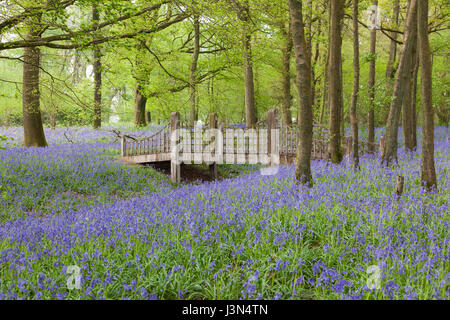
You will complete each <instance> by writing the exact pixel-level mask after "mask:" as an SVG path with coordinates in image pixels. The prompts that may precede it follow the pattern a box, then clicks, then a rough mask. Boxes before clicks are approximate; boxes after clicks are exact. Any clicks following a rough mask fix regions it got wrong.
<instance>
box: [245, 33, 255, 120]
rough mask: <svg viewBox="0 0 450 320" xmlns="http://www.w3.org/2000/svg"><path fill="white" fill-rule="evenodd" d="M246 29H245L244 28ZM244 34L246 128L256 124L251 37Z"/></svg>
mask: <svg viewBox="0 0 450 320" xmlns="http://www.w3.org/2000/svg"><path fill="white" fill-rule="evenodd" d="M246 29H247V28H246ZM247 32H248V31H245V32H244V39H245V40H244V78H245V80H244V82H245V124H246V126H247V128H250V127H253V126H254V125H255V124H256V106H255V85H254V82H253V63H252V53H251V44H250V41H251V36H250V35H249V34H247Z"/></svg>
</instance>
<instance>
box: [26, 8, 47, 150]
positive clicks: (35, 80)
mask: <svg viewBox="0 0 450 320" xmlns="http://www.w3.org/2000/svg"><path fill="white" fill-rule="evenodd" d="M40 21H41V16H40V15H37V16H36V17H35V18H34V19H33V18H31V20H30V21H29V28H30V31H28V34H27V35H26V39H27V40H30V41H31V40H35V39H36V38H38V37H39V31H38V30H36V29H35V28H36V26H35V25H34V24H35V23H40ZM40 61H41V50H40V49H39V48H38V47H28V48H25V49H24V56H23V79H22V81H23V87H22V112H23V131H24V142H23V144H24V146H25V147H46V146H47V140H46V139H45V134H44V127H43V125H42V117H41V111H40V90H39V80H40V79H39V71H40V69H39V67H40Z"/></svg>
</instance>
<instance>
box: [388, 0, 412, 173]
mask: <svg viewBox="0 0 450 320" xmlns="http://www.w3.org/2000/svg"><path fill="white" fill-rule="evenodd" d="M414 24H417V0H411V2H410V5H409V10H408V15H407V19H406V28H405V35H404V40H403V46H402V51H401V55H400V63H399V66H398V71H397V75H396V78H395V86H394V94H393V99H392V102H391V106H390V109H389V116H388V120H387V123H386V136H385V137H386V138H385V147H384V149H383V155H382V160H381V161H382V163H384V164H386V165H389V164H390V163H391V161H392V160H394V159H397V144H398V142H397V141H398V124H399V119H400V112H401V107H402V103H403V97H404V94H405V87H406V85H407V83H408V78H409V77H410V70H411V53H412V46H413V41H414V39H413V36H414V34H413V33H412V32H411V31H412V30H414Z"/></svg>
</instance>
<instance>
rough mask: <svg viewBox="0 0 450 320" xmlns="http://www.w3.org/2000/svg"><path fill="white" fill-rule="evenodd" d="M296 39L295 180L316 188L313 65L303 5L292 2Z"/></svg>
mask: <svg viewBox="0 0 450 320" xmlns="http://www.w3.org/2000/svg"><path fill="white" fill-rule="evenodd" d="M289 11H290V19H291V28H292V37H293V44H294V53H295V64H296V71H297V87H298V99H299V112H298V115H299V119H298V120H299V121H298V126H299V133H300V134H299V140H298V147H297V157H296V159H295V177H296V179H297V180H298V181H300V182H301V183H303V184H307V185H309V186H311V185H312V176H311V150H312V137H313V111H312V101H311V98H312V96H311V93H312V91H311V65H310V60H309V59H308V51H307V45H306V40H305V30H304V24H303V14H302V3H301V2H300V1H298V0H289Z"/></svg>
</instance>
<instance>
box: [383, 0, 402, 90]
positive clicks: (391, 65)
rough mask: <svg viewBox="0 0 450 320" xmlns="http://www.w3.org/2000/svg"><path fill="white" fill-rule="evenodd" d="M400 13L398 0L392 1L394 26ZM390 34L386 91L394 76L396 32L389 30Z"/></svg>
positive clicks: (390, 85)
mask: <svg viewBox="0 0 450 320" xmlns="http://www.w3.org/2000/svg"><path fill="white" fill-rule="evenodd" d="M399 14H400V0H395V1H394V12H393V20H394V24H395V25H394V26H393V27H394V28H395V27H397V26H398V17H399ZM390 36H391V38H392V40H391V44H390V46H389V59H388V63H387V66H386V80H387V89H388V92H391V91H392V85H393V80H394V78H395V60H396V58H397V42H395V40H397V32H391V33H390Z"/></svg>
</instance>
